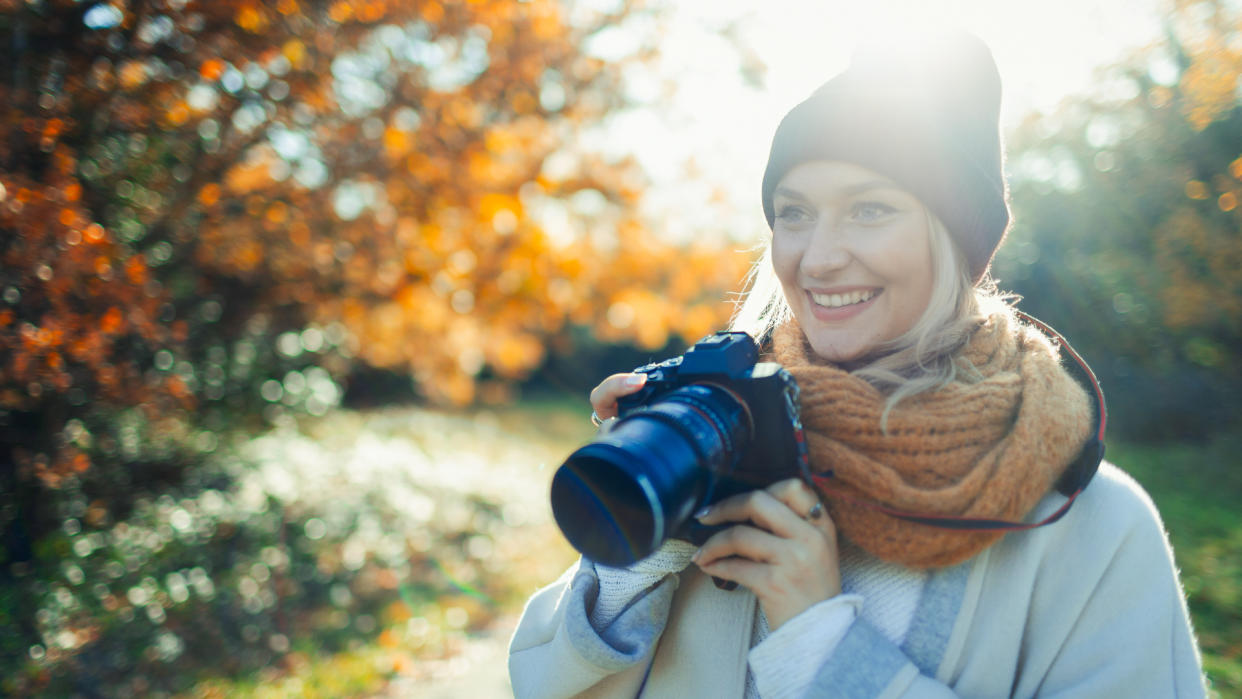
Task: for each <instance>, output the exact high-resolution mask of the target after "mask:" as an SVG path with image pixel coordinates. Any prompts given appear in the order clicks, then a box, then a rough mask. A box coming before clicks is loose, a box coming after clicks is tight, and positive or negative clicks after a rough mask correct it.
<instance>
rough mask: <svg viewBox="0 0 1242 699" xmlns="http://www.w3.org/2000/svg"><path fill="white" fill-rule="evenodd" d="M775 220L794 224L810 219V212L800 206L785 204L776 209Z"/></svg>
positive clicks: (790, 224)
mask: <svg viewBox="0 0 1242 699" xmlns="http://www.w3.org/2000/svg"><path fill="white" fill-rule="evenodd" d="M776 220H777V221H780V222H781V223H784V224H785V225H789V226H795V225H798V224H800V223H806V222H807V221H810V220H811V212H809V211H807V210H806V208H804V207H801V206H794V205H792V204H786V205H784V206H781V207H780V208H778V209H777V210H776Z"/></svg>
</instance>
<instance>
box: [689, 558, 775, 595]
mask: <svg viewBox="0 0 1242 699" xmlns="http://www.w3.org/2000/svg"><path fill="white" fill-rule="evenodd" d="M698 566H699V568H700V569H701V570H702V571H703V572H704V573H707V574H708V575H714V576H716V577H718V578H720V579H721V580H730V581H732V582H735V583H737V584H739V585H742V586H745V587H746V588H748V589H750V590H752V591H753V590H756V589H762V585H763V581H764V579H765V578H764V576H767V575H769V574H770V572H769V568H770V566H768V565H767V564H766V563H755V562H754V561H748V560H746V559H745V558H722V559H720V560H717V561H713V562H711V563H706V564H704V563H699V564H698Z"/></svg>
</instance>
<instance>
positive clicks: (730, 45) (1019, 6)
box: [594, 0, 1163, 242]
mask: <svg viewBox="0 0 1242 699" xmlns="http://www.w3.org/2000/svg"><path fill="white" fill-rule="evenodd" d="M1160 2H1161V0H1039V1H1038V2H1011V1H1009V0H957V1H948V0H924V1H919V0H855V1H854V2H841V1H839V0H831V1H827V2H825V1H823V0H818V1H816V0H801V1H798V0H675V1H671V2H669V12H668V14H667V15H666V20H665V22H666V24H665V30H664V33H663V35H662V38H661V43H660V53H661V58H660V63H659V64H658V66H657V69H656V73H657V74H655V75H650V74H644V73H637V72H636V73H635V74H633V75H632V76H630V80H629V92H630V94H631V95H632V96H637V97H639V98H641V99H643V100H645V101H646V103H647V106H646V107H645V108H643V109H639V110H635V111H634V112H631V113H629V114H626V115H623V116H621V117H619V118H617V119H615V120H614V121H613V122H611V123H610V124H608V125H607V127H606V128H605V129H603V130H602V131H601V133H600V135H599V143H597V144H595V145H598V146H599V147H601V148H602V149H603V150H605V151H607V152H613V153H631V154H633V155H635V156H637V157H638V159H639V160H640V162H642V164H643V166H644V168H645V169H646V171H647V172H648V174H649V176H650V177H651V179H652V184H653V187H652V189H651V190H650V191H649V194H648V197H647V200H646V202H645V204H644V207H645V213H646V214H647V217H648V218H649V219H651V220H654V221H656V222H657V223H658V225H660V226H662V227H664V233H665V234H666V235H667V236H668V237H669V238H670V239H673V240H684V239H686V238H688V237H691V236H695V235H704V234H716V233H720V234H724V235H728V236H730V237H731V238H733V239H734V240H738V241H742V242H745V241H752V242H753V241H757V240H758V236H759V235H760V234H761V233H762V232H763V231H765V230H766V224H765V223H764V221H763V217H762V212H761V210H760V206H759V197H758V191H759V181H760V178H761V177H762V173H763V166H764V163H765V160H766V156H767V150H768V147H769V145H770V144H771V137H772V133H773V131H774V130H775V128H776V125H777V124H778V123H779V121H780V118H781V117H782V116H783V115H784V114H785V112H787V111H788V110H789V109H790V108H791V107H793V106H794V105H795V104H797V103H798V102H799V101H801V100H802V99H803V98H805V97H806V96H807V95H809V94H810V92H811V91H812V90H814V89H815V88H816V87H817V86H819V85H820V84H822V83H823V82H824V81H825V80H827V79H828V78H830V77H832V76H833V75H834V74H836V73H837V72H839V71H841V70H843V69H844V68H845V67H846V66H847V65H848V62H849V56H850V53H851V51H852V49H853V47H854V45H855V44H856V43H857V42H858V39H859V37H864V36H867V35H869V34H872V33H876V32H887V31H895V30H900V29H906V28H909V27H921V26H929V25H949V26H956V27H962V28H965V29H967V30H968V31H971V32H973V33H975V34H977V35H978V36H980V37H981V38H982V39H983V40H984V41H985V42H987V43H988V44H989V46H991V48H992V52H993V55H994V57H995V59H996V62H997V66H998V68H999V70H1000V73H1001V80H1002V83H1003V90H1004V96H1003V98H1002V124H1003V125H1004V127H1005V128H1010V127H1012V126H1013V125H1014V124H1016V123H1017V122H1018V121H1019V120H1020V119H1021V118H1022V117H1023V116H1024V115H1026V114H1028V113H1030V112H1032V111H1049V110H1051V109H1053V108H1054V107H1055V106H1056V105H1057V103H1058V102H1060V101H1061V100H1062V99H1063V98H1064V97H1066V96H1068V95H1073V94H1082V93H1086V92H1088V91H1090V90H1091V89H1092V87H1093V84H1092V75H1093V71H1095V69H1096V68H1097V67H1099V66H1103V65H1107V64H1110V63H1113V62H1115V61H1117V60H1118V59H1120V58H1121V57H1123V56H1124V55H1125V54H1126V53H1128V52H1129V51H1132V50H1134V49H1136V48H1140V47H1142V46H1144V45H1147V44H1149V43H1151V42H1152V41H1154V40H1156V39H1158V38H1159V37H1160V35H1161V33H1162V31H1163V29H1162V26H1161V20H1162V15H1161V13H1160V11H1159V9H1158V8H1159V7H1161V6H1162V5H1161V4H1160ZM610 42H611V43H610ZM624 45H625V37H624V35H623V34H622V33H621V32H617V35H615V36H610V35H609V34H607V33H605V34H604V35H602V36H601V37H599V41H598V44H597V45H596V47H595V49H594V50H595V51H596V52H597V53H599V54H601V55H604V56H607V55H608V53H609V51H610V50H613V49H615V50H623V49H624ZM738 47H741V48H742V50H741V51H739V48H738ZM757 64H762V65H763V66H764V67H765V68H764V70H763V71H762V81H761V82H762V84H761V85H760V84H756V83H755V81H749V82H748V81H747V79H746V77H745V75H746V70H745V69H746V68H747V67H753V66H754V65H757ZM751 72H752V73H753V72H754V71H753V70H752V71H751ZM688 162H692V163H693V168H692V170H691V171H690V174H689V175H687V170H686V163H688ZM713 195H715V197H714V198H713Z"/></svg>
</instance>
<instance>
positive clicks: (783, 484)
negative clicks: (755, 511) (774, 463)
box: [766, 478, 826, 522]
mask: <svg viewBox="0 0 1242 699" xmlns="http://www.w3.org/2000/svg"><path fill="white" fill-rule="evenodd" d="M766 490H767V491H768V493H769V494H770V495H771V496H772V497H774V498H776V499H777V500H779V501H781V502H782V503H784V504H785V506H786V507H788V508H789V509H791V510H793V511H794V513H795V514H797V515H799V516H800V517H802V518H803V519H805V520H807V521H808V522H814V521H815V520H818V519H820V518H822V517H824V516H825V515H826V513H825V512H824V506H823V504H822V503H820V501H819V495H817V494H816V493H815V491H813V490H811V489H810V488H809V487H807V484H806V483H804V482H803V481H802V480H801V479H799V478H788V479H786V480H783V481H779V482H777V483H773V484H772V485H770V486H768V487H767V489H766ZM816 505H819V507H816Z"/></svg>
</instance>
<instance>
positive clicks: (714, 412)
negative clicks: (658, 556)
mask: <svg viewBox="0 0 1242 699" xmlns="http://www.w3.org/2000/svg"><path fill="white" fill-rule="evenodd" d="M750 424H751V423H750V419H749V416H748V415H747V412H746V406H745V405H744V404H743V403H742V402H741V400H740V399H739V398H737V397H736V396H735V395H734V394H733V393H732V392H731V391H728V390H727V389H725V388H722V387H720V386H716V385H713V384H693V385H690V386H683V387H681V388H679V389H677V390H675V391H671V392H669V393H668V394H666V395H664V396H661V398H660V399H659V400H657V401H655V402H653V403H651V404H650V405H648V406H645V407H643V408H640V409H638V410H635V411H633V412H631V413H630V414H629V415H627V416H626V417H625V418H624V419H622V420H620V421H618V422H617V423H616V424H615V425H614V426H613V428H612V429H611V430H608V431H607V432H605V433H602V434H600V435H599V436H598V437H597V438H596V439H595V440H594V441H592V442H590V443H589V444H586V445H585V446H583V447H582V448H580V449H578V450H577V451H575V452H574V453H573V454H571V455H570V456H569V458H568V459H567V460H566V461H565V463H564V465H562V466H561V468H560V469H559V470H557V472H556V475H555V476H554V477H553V479H552V513H553V515H554V516H555V517H556V523H557V524H558V525H559V526H560V528H561V531H562V532H564V534H565V538H566V539H568V540H569V543H570V544H572V545H573V547H574V548H576V549H578V551H580V552H581V553H582V554H583V555H584V556H586V557H587V558H589V559H591V560H592V561H595V562H597V563H602V564H604V565H610V566H625V565H629V564H631V563H633V562H634V561H637V560H639V559H641V558H645V557H646V556H648V555H650V554H651V553H652V552H653V551H655V550H656V549H657V548H659V546H660V544H661V543H663V542H664V540H665V539H666V538H668V537H670V536H674V535H676V534H677V533H678V532H679V531H681V529H682V528H683V527H684V526H685V524H686V523H687V521H688V520H689V519H690V517H691V515H693V514H694V512H695V510H697V509H698V508H699V507H701V506H702V505H703V504H705V503H707V502H710V498H711V497H712V491H713V489H714V487H715V484H716V480H717V476H718V475H719V474H725V473H728V472H729V471H730V470H732V468H733V466H734V465H735V464H736V463H737V460H738V458H739V457H740V455H741V454H742V453H743V452H744V450H745V449H746V447H747V446H748V445H749V443H750V439H751V434H750V430H751V427H750Z"/></svg>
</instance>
